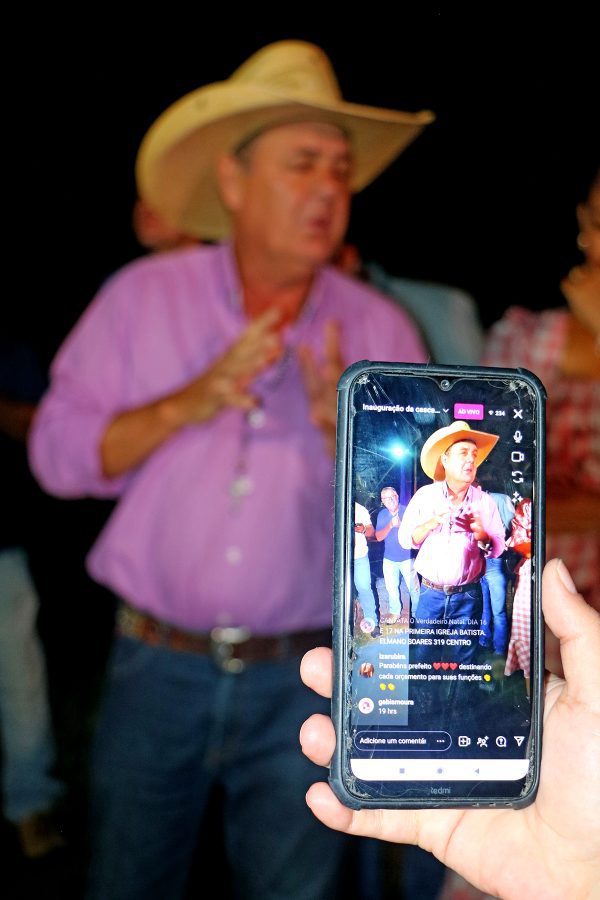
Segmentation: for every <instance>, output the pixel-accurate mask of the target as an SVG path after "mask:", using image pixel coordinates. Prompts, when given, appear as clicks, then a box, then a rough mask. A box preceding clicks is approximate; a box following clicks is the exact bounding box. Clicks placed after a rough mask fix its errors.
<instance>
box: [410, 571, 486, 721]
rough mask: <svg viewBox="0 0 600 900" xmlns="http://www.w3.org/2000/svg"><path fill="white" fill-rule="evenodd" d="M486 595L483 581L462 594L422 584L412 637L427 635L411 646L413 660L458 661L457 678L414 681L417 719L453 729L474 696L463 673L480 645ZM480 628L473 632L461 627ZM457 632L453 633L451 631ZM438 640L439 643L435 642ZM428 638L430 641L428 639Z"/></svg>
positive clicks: (417, 638)
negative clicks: (463, 678)
mask: <svg viewBox="0 0 600 900" xmlns="http://www.w3.org/2000/svg"><path fill="white" fill-rule="evenodd" d="M482 608H483V600H482V597H481V585H480V584H476V585H474V586H473V587H471V588H470V589H469V590H466V591H460V592H457V593H456V594H445V593H444V592H443V591H436V590H433V589H432V588H426V587H425V586H424V585H421V597H420V599H419V606H418V609H417V612H416V614H415V616H414V619H413V620H411V624H412V625H413V628H412V631H411V638H412V639H413V640H417V641H422V643H416V644H413V645H412V646H411V648H410V649H411V652H410V661H411V663H426V664H429V665H430V666H432V665H433V664H434V663H437V662H440V663H446V662H448V663H456V664H457V668H456V669H454V670H452V673H453V674H456V675H457V680H456V681H454V680H452V681H449V682H445V681H442V682H440V683H439V684H437V685H436V684H432V683H429V682H427V681H416V682H415V683H414V684H413V682H411V683H410V686H409V693H410V696H411V697H412V699H413V700H414V703H415V705H414V707H413V708H414V713H415V719H414V721H415V722H418V723H419V724H420V726H422V727H423V726H425V725H426V724H427V725H428V726H429V728H431V723H432V722H437V723H438V724H437V725H436V726H434V727H437V728H447V729H448V730H452V729H453V728H455V727H456V726H457V724H458V722H460V721H461V720H462V714H463V712H464V710H465V708H469V706H470V705H471V704H472V702H473V686H472V685H471V684H470V683H468V682H464V681H461V680H459V679H458V676H459V675H460V668H459V667H460V665H461V664H463V663H471V662H474V661H475V659H476V656H477V650H478V647H479V637H478V635H477V632H478V630H479V627H480V623H481V613H482ZM461 631H463V632H469V631H472V632H474V634H473V635H469V634H466V633H463V634H460V632H461ZM448 632H452V633H450V634H449V633H448ZM436 641H438V643H437V644H436V643H435V642H436ZM427 642H428V643H427Z"/></svg>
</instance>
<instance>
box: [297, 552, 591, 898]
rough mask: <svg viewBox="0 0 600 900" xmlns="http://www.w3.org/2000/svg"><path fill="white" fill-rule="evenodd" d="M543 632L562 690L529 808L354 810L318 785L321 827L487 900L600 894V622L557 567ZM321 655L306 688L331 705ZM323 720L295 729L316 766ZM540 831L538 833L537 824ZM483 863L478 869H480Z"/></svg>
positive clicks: (312, 659)
mask: <svg viewBox="0 0 600 900" xmlns="http://www.w3.org/2000/svg"><path fill="white" fill-rule="evenodd" d="M543 607H544V614H545V618H546V622H547V623H548V625H549V627H550V629H551V630H552V632H553V634H554V635H556V637H557V638H559V639H560V641H561V645H562V657H563V666H564V670H565V676H566V683H565V681H563V680H562V679H560V678H558V677H557V676H554V675H551V676H550V677H549V680H548V684H547V687H546V702H545V708H544V720H545V721H544V734H545V739H544V751H543V759H544V766H543V769H542V773H541V780H540V787H539V791H538V793H537V797H536V799H535V802H534V803H533V804H531V805H530V806H527V807H526V808H524V809H520V810H512V809H503V810H502V809H499V810H489V811H487V812H483V813H482V812H481V811H480V810H477V809H467V810H462V811H460V810H455V809H421V810H398V809H383V810H381V809H361V810H358V811H355V810H352V809H350V808H348V806H345V805H343V804H342V802H341V801H340V800H339V799H338V798H337V797H335V796H334V794H333V792H332V789H331V787H330V785H328V784H326V783H324V782H319V783H317V784H314V785H313V786H312V787H311V789H310V790H309V792H308V794H307V803H308V805H309V806H310V808H311V809H312V811H313V813H314V814H315V815H316V816H317V818H318V819H320V820H321V821H322V822H323V823H324V824H325V825H327V826H329V827H330V828H335V829H336V830H339V831H345V832H347V833H351V834H355V835H361V836H364V837H375V838H379V839H381V840H385V841H391V842H398V843H408V844H418V845H419V846H420V847H422V848H423V849H424V850H428V851H430V852H432V853H434V854H435V855H436V856H437V858H438V859H439V860H440V861H441V862H443V863H444V864H445V865H447V866H449V867H450V868H452V869H454V870H456V871H457V872H459V873H460V874H461V875H463V876H464V877H465V878H466V879H467V880H468V881H469V882H471V883H472V884H474V885H475V886H476V887H477V888H479V889H480V890H482V891H484V892H485V893H487V894H491V895H492V896H494V897H504V898H520V897H529V896H531V897H546V896H548V897H550V896H552V897H554V896H557V897H594V896H596V893H595V892H597V887H598V884H600V813H599V812H598V811H599V810H600V770H599V768H598V765H597V759H596V756H597V747H596V746H595V744H594V742H593V740H591V739H590V735H593V734H597V733H598V732H599V730H600V721H599V719H598V711H597V699H598V692H599V691H600V682H599V679H598V675H597V674H596V673H597V671H598V666H597V660H598V658H599V657H600V616H599V615H598V613H597V612H596V611H595V610H594V609H593V608H592V607H590V606H588V605H587V604H586V603H585V601H584V600H583V598H582V597H580V596H578V595H577V593H576V591H575V587H574V585H573V583H572V581H571V578H570V576H569V573H568V571H567V570H566V569H565V567H564V565H563V564H562V563H561V562H560V561H559V560H552V561H551V562H549V563H548V564H547V566H546V568H545V570H544V576H543ZM332 669H333V659H332V654H331V651H330V650H328V649H326V648H323V647H322V648H318V649H316V650H311V651H310V652H309V653H308V654H306V656H305V657H304V659H303V660H302V666H301V675H302V680H303V681H304V683H305V684H306V685H307V686H308V687H310V688H312V689H313V690H315V691H317V693H319V694H322V695H323V696H326V697H327V696H331V691H332V681H333V671H332ZM335 739H336V738H335V730H334V727H333V724H332V722H331V721H330V720H328V719H326V718H325V717H323V716H313V717H311V718H310V719H308V720H307V721H306V722H305V723H304V725H303V726H302V730H301V732H300V742H301V745H302V749H303V751H304V753H305V754H306V755H307V756H308V757H309V758H310V759H312V760H313V762H315V763H317V764H318V765H321V766H327V765H329V763H330V760H331V758H332V756H333V755H334V750H335ZM542 823H543V824H542ZM482 860H485V864H484V865H482Z"/></svg>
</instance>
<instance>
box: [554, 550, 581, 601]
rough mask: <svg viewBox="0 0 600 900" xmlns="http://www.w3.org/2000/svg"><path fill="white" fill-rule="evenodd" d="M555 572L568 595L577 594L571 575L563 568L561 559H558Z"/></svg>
mask: <svg viewBox="0 0 600 900" xmlns="http://www.w3.org/2000/svg"><path fill="white" fill-rule="evenodd" d="M556 571H557V573H558V577H559V578H560V580H561V581H562V583H563V584H564V586H565V587H566V589H567V590H568V591H569V593H570V594H577V593H578V591H577V588H576V587H575V583H574V581H573V579H572V578H571V573H570V572H569V570H568V569H567V567H566V566H565V564H564V562H563V561H562V559H559V561H558V565H557V567H556Z"/></svg>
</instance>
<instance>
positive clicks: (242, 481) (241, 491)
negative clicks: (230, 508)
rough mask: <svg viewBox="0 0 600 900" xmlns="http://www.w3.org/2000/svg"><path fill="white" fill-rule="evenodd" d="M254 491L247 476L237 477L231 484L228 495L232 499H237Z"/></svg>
mask: <svg viewBox="0 0 600 900" xmlns="http://www.w3.org/2000/svg"><path fill="white" fill-rule="evenodd" d="M253 489H254V482H253V481H252V479H251V478H250V476H249V475H238V477H237V478H235V479H234V481H233V482H232V483H231V487H230V488H229V493H230V495H231V496H232V497H234V498H236V499H239V498H240V497H247V496H248V494H250V493H251V492H252V491H253Z"/></svg>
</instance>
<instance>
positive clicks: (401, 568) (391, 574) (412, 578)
mask: <svg viewBox="0 0 600 900" xmlns="http://www.w3.org/2000/svg"><path fill="white" fill-rule="evenodd" d="M382 567H383V579H384V581H385V589H386V591H387V594H388V602H389V608H390V613H392V615H394V616H399V615H400V612H401V609H402V604H401V602H400V575H402V578H403V579H404V583H405V585H406V587H407V589H408V592H409V594H410V601H411V607H412V608H413V609H414V608H416V605H417V602H418V600H419V582H418V579H417V574H416V572H415V571H414V564H413V560H412V559H404V560H402V562H398V561H397V560H394V559H388V558H387V557H386V556H384V557H383V564H382Z"/></svg>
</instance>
